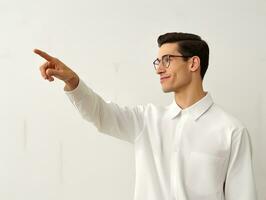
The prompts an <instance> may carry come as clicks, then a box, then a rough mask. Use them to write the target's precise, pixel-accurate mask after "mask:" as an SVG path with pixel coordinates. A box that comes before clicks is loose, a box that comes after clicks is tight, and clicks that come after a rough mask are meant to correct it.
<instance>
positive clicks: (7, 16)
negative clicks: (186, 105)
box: [0, 0, 266, 200]
mask: <svg viewBox="0 0 266 200" xmlns="http://www.w3.org/2000/svg"><path fill="white" fill-rule="evenodd" d="M265 21H266V1H265V0H241V1H240V0H233V1H232V0H224V1H213V0H202V1H196V0H195V1H192V0H175V1H174V0H164V1H162V0H161V1H158V0H134V1H133V0H132V1H130V0H113V1H107V0H105V1H103V0H98V1H89V0H88V1H85V0H75V1H74V0H68V1H67V0H54V1H52V0H46V1H39V0H25V1H18V0H17V1H15V0H0V25H1V31H0V66H1V68H0V69H1V71H0V73H1V78H0V86H1V100H0V109H1V111H0V120H1V121H0V199H5V200H35V199H38V200H73V199H77V200H85V199H86V200H87V199H97V200H105V199H115V200H125V199H132V198H133V193H134V175H135V171H134V169H135V167H134V154H133V153H134V152H133V147H132V146H131V145H130V144H128V143H125V142H123V141H120V140H118V139H115V138H111V137H109V136H106V135H103V134H99V133H98V132H97V131H96V128H95V127H93V125H92V124H89V123H87V122H85V121H83V120H82V119H81V117H80V116H79V115H78V113H77V112H76V110H75V109H74V107H73V106H72V105H71V103H70V102H69V100H68V99H67V97H66V95H65V94H64V92H63V84H62V83H60V82H59V81H55V82H53V83H49V82H47V81H44V80H43V79H42V78H41V76H40V74H39V65H40V64H42V63H43V62H44V60H43V59H41V58H39V57H38V56H36V55H34V54H33V52H32V50H33V49H34V48H40V49H43V50H45V51H47V52H49V53H50V54H52V55H54V56H56V57H58V58H60V59H61V60H62V61H64V62H65V63H66V64H67V65H68V66H70V67H71V68H73V69H74V70H75V71H76V72H77V73H78V74H79V75H80V76H81V78H82V79H83V80H84V81H85V82H86V83H87V84H88V85H89V86H90V87H91V88H93V89H94V90H95V91H96V92H98V94H100V95H101V96H102V97H104V98H105V99H106V100H112V101H115V102H117V103H119V104H121V105H136V104H146V103H149V102H153V103H155V104H168V103H170V102H171V101H172V94H164V93H163V92H162V91H161V86H160V83H159V79H158V77H157V75H156V74H155V73H154V70H153V66H152V61H153V60H154V58H155V57H156V56H157V50H158V48H157V43H156V39H157V37H158V36H159V35H160V34H163V33H165V32H172V31H178V32H179V31H180V32H192V33H196V34H199V35H200V36H202V37H203V39H206V40H207V42H208V43H209V46H210V66H209V70H208V71H207V74H206V78H205V82H204V85H205V90H207V91H210V92H211V94H212V96H213V98H214V100H215V101H216V103H217V104H220V105H221V106H222V107H224V108H225V109H226V110H228V111H229V112H231V113H232V114H234V115H235V116H236V117H237V118H239V119H240V120H241V121H242V122H243V123H244V124H245V125H246V126H247V127H248V129H249V131H250V135H251V138H252V145H253V155H254V166H255V175H256V182H257V188H258V193H259V199H260V200H264V199H266V190H265V188H266V183H265V180H266V161H265V155H264V152H265V151H266V147H265V146H266V145H265V144H266V133H265V130H266V123H265V122H266V121H265V120H266V93H265V85H266V81H265V75H266V42H265V36H266V26H265ZM239 184H241V183H239Z"/></svg>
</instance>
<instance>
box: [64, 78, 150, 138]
mask: <svg viewBox="0 0 266 200" xmlns="http://www.w3.org/2000/svg"><path fill="white" fill-rule="evenodd" d="M65 93H66V95H67V96H68V98H69V99H70V101H71V102H72V104H73V105H74V106H75V107H76V109H77V110H78V112H79V113H80V115H81V116H82V118H83V119H85V120H86V121H89V122H92V123H93V124H94V125H95V127H96V128H97V129H98V131H99V132H101V133H106V134H108V135H110V136H113V137H116V138H118V139H121V140H124V141H127V142H130V143H134V141H135V139H136V138H137V136H138V135H139V134H140V133H141V130H142V128H143V126H144V117H143V115H144V108H145V107H144V106H142V105H138V106H134V107H127V106H125V107H122V106H119V105H117V104H115V103H113V102H110V101H109V102H107V101H105V100H104V99H103V98H101V97H100V96H99V95H98V94H96V93H95V92H94V91H93V90H92V89H91V88H89V87H88V86H87V85H86V84H85V83H84V82H83V81H82V80H81V79H80V81H79V84H78V86H77V88H75V89H74V90H72V91H65Z"/></svg>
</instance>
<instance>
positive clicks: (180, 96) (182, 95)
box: [175, 84, 207, 109]
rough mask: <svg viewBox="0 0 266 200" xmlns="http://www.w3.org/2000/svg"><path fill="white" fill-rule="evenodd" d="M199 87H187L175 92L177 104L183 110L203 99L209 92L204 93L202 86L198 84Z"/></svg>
mask: <svg viewBox="0 0 266 200" xmlns="http://www.w3.org/2000/svg"><path fill="white" fill-rule="evenodd" d="M197 85H198V87H195V86H194V87H191V86H187V88H184V89H183V90H180V91H177V92H175V102H176V104H178V106H179V107H180V108H182V109H185V108H187V107H189V106H191V105H193V104H194V103H196V102H197V101H199V100H200V99H202V98H203V97H204V96H205V95H206V94H207V92H204V90H203V87H202V84H197Z"/></svg>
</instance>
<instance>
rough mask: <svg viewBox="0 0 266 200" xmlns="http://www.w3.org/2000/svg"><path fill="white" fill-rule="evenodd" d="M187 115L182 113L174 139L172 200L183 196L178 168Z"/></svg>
mask: <svg viewBox="0 0 266 200" xmlns="http://www.w3.org/2000/svg"><path fill="white" fill-rule="evenodd" d="M187 117H188V115H187V113H183V112H181V115H180V121H179V123H178V124H177V126H176V130H175V134H174V137H173V146H172V157H171V199H173V200H176V199H178V197H179V196H182V195H181V194H179V192H181V188H180V187H179V186H180V185H178V183H177V176H179V173H178V172H179V171H178V170H179V168H178V165H177V164H178V161H177V159H178V155H179V153H180V141H181V138H182V130H183V127H184V124H185V122H186V120H187Z"/></svg>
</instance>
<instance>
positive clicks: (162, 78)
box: [160, 76, 170, 82]
mask: <svg viewBox="0 0 266 200" xmlns="http://www.w3.org/2000/svg"><path fill="white" fill-rule="evenodd" d="M168 78H170V76H164V77H161V78H160V82H163V81H165V80H166V79H168Z"/></svg>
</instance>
